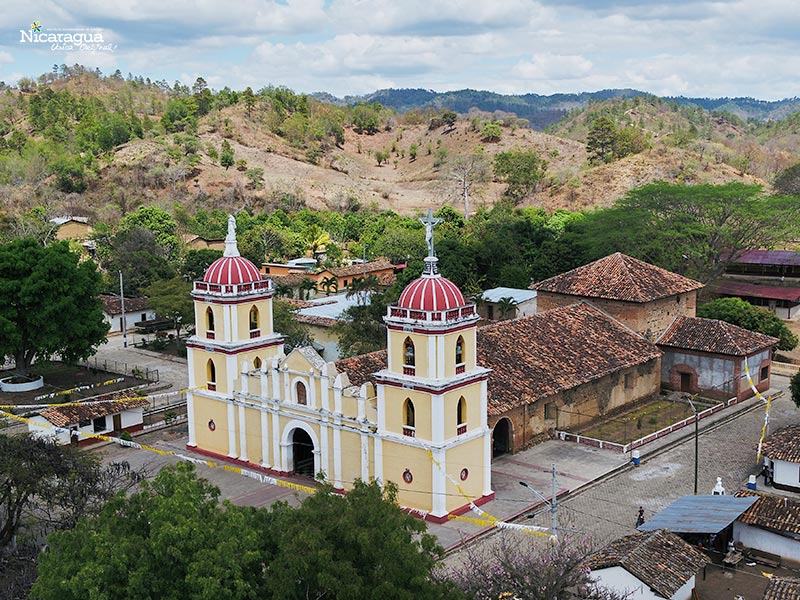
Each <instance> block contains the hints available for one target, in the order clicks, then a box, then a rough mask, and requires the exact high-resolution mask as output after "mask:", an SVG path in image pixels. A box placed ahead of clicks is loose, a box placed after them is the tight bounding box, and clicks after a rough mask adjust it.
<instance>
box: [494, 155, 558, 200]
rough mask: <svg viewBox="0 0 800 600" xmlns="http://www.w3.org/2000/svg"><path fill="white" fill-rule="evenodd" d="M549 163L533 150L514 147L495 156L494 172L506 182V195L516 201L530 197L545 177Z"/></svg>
mask: <svg viewBox="0 0 800 600" xmlns="http://www.w3.org/2000/svg"><path fill="white" fill-rule="evenodd" d="M546 170H547V163H546V162H545V161H544V160H542V159H541V158H540V157H539V155H538V154H537V153H536V152H534V151H533V150H521V149H518V148H517V149H514V150H508V151H506V152H500V153H498V154H496V155H495V157H494V172H495V174H496V175H497V176H498V177H502V178H503V180H504V181H505V182H506V185H507V187H506V191H505V195H506V196H507V197H508V198H510V199H511V200H512V201H513V202H514V203H519V202H521V201H522V200H524V199H525V198H526V197H528V196H529V195H530V194H531V193H532V192H533V191H534V190H535V189H536V186H537V185H538V184H539V182H540V181H541V180H542V179H543V178H544V174H545V171H546Z"/></svg>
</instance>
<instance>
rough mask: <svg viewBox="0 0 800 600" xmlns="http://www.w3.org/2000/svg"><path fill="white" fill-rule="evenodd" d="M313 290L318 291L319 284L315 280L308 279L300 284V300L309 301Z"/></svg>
mask: <svg viewBox="0 0 800 600" xmlns="http://www.w3.org/2000/svg"><path fill="white" fill-rule="evenodd" d="M311 290H314V291H316V290H317V283H316V282H315V281H314V280H313V279H309V278H308V277H306V278H305V279H303V281H302V282H300V299H301V300H308V297H309V296H310V295H311Z"/></svg>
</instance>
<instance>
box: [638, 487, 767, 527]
mask: <svg viewBox="0 0 800 600" xmlns="http://www.w3.org/2000/svg"><path fill="white" fill-rule="evenodd" d="M756 500H757V499H756V498H752V497H745V498H737V497H735V496H705V495H703V496H684V497H683V498H678V499H677V500H675V502H673V503H672V504H670V505H669V506H667V507H666V508H665V509H664V510H662V511H660V512H658V513H656V514H655V515H654V516H653V518H652V519H650V520H649V521H647V522H645V523H643V524H642V525H639V527H637V529H638V530H639V531H655V530H656V529H667V530H669V531H672V532H674V533H699V534H716V533H719V532H720V531H722V530H723V529H725V528H726V527H728V525H730V524H731V523H733V522H734V521H735V520H736V519H737V518H739V516H740V515H741V514H742V513H744V512H745V511H746V510H747V509H748V508H750V507H751V506H752V505H753V504H755V502H756Z"/></svg>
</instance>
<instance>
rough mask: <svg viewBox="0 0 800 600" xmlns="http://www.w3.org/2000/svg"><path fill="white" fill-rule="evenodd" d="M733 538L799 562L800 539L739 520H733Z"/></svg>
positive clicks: (750, 546)
mask: <svg viewBox="0 0 800 600" xmlns="http://www.w3.org/2000/svg"><path fill="white" fill-rule="evenodd" d="M733 539H734V541H736V542H741V543H742V544H743V545H744V546H746V547H747V548H755V549H756V550H763V551H764V552H769V553H770V554H777V555H778V556H782V557H783V558H788V559H790V560H794V561H798V562H800V540H793V539H791V538H788V537H784V536H782V535H778V534H777V533H772V532H770V531H767V530H766V529H761V528H760V527H753V526H752V525H746V524H745V523H742V522H740V521H734V522H733Z"/></svg>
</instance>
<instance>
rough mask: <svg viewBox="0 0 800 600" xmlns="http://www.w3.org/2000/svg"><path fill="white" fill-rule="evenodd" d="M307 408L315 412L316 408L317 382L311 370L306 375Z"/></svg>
mask: <svg viewBox="0 0 800 600" xmlns="http://www.w3.org/2000/svg"><path fill="white" fill-rule="evenodd" d="M308 406H309V408H312V409H314V410H316V409H317V408H318V407H317V381H316V378H315V377H314V371H313V370H312V371H311V372H310V373H309V374H308Z"/></svg>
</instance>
